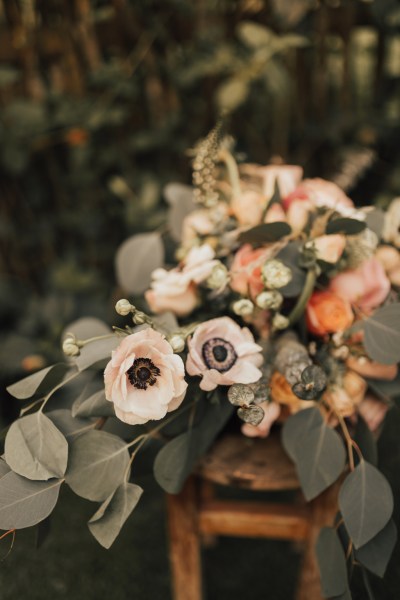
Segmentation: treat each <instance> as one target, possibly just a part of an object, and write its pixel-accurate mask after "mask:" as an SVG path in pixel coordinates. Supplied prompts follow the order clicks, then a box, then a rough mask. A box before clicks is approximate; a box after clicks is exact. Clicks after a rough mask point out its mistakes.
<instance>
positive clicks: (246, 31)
mask: <svg viewBox="0 0 400 600" xmlns="http://www.w3.org/2000/svg"><path fill="white" fill-rule="evenodd" d="M237 33H238V36H239V38H240V39H241V41H242V42H243V43H244V44H246V46H249V47H250V48H260V47H265V46H268V45H269V44H270V43H271V41H272V40H273V39H274V38H276V36H275V34H274V32H273V31H272V29H269V28H268V27H264V25H260V24H259V23H254V22H253V21H242V22H241V23H239V25H238V26H237Z"/></svg>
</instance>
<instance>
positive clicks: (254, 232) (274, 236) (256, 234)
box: [239, 221, 292, 245]
mask: <svg viewBox="0 0 400 600" xmlns="http://www.w3.org/2000/svg"><path fill="white" fill-rule="evenodd" d="M291 231H292V230H291V228H290V226H289V225H288V224H287V223H284V222H278V221H277V222H275V223H264V224H263V225H256V226H255V227H252V228H251V229H248V230H247V231H243V232H242V233H241V234H240V235H239V241H240V242H242V243H243V244H254V245H261V244H266V243H267V242H276V241H278V240H280V239H282V238H283V237H285V236H287V235H289V234H290V233H291Z"/></svg>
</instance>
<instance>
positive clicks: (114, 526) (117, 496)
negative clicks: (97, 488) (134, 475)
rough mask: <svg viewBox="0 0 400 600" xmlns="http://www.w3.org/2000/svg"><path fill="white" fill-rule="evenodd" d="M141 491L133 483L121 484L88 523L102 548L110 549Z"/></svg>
mask: <svg viewBox="0 0 400 600" xmlns="http://www.w3.org/2000/svg"><path fill="white" fill-rule="evenodd" d="M142 493H143V490H142V488H141V487H139V486H138V485H135V484H134V483H127V482H124V483H122V484H121V485H120V486H119V487H118V488H117V489H116V490H115V492H114V493H113V494H112V495H111V496H110V497H109V498H107V500H106V501H105V502H103V504H102V505H101V506H100V508H99V509H98V511H97V512H96V513H95V514H94V515H93V517H92V518H91V519H90V521H89V522H88V527H89V529H90V531H91V533H92V535H93V536H94V537H95V538H96V540H97V541H98V542H99V544H101V545H102V546H103V547H104V548H107V549H108V548H110V546H111V545H112V544H113V542H114V540H115V539H116V537H117V536H118V534H119V532H120V531H121V528H122V526H123V525H124V523H125V521H126V520H127V518H128V517H129V515H130V514H131V512H132V511H133V509H134V508H135V506H136V505H137V503H138V502H139V500H140V497H141V495H142Z"/></svg>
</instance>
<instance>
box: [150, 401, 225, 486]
mask: <svg viewBox="0 0 400 600" xmlns="http://www.w3.org/2000/svg"><path fill="white" fill-rule="evenodd" d="M233 410H234V407H233V406H232V405H231V404H230V403H229V402H222V403H217V404H211V403H210V404H208V405H207V410H206V413H205V415H204V417H203V419H202V420H201V422H200V423H199V424H198V425H197V426H196V427H194V428H193V429H191V430H188V431H186V432H185V433H182V434H181V435H178V436H177V437H176V438H174V439H173V440H172V441H170V442H168V443H167V444H166V445H165V446H164V447H163V448H162V449H161V450H160V452H159V453H158V454H157V456H156V460H155V462H154V476H155V478H156V480H157V481H158V483H159V484H160V486H161V487H162V488H163V489H164V490H165V491H166V492H168V493H169V494H178V493H179V492H180V491H181V489H182V487H183V484H184V483H185V480H186V478H187V476H188V475H189V473H190V472H191V470H192V469H193V466H194V464H195V463H196V461H197V460H198V459H199V458H200V457H201V456H203V454H204V453H205V452H206V451H207V450H208V448H209V447H210V446H211V444H212V442H213V441H214V439H215V438H216V436H217V434H218V433H219V432H220V430H221V429H222V428H223V427H224V425H225V423H226V422H227V421H228V419H229V418H230V416H231V415H232V412H233Z"/></svg>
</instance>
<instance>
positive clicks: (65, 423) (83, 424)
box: [46, 408, 94, 440]
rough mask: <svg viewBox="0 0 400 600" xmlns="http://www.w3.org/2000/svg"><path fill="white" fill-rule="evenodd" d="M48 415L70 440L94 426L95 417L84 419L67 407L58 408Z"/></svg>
mask: <svg viewBox="0 0 400 600" xmlns="http://www.w3.org/2000/svg"><path fill="white" fill-rule="evenodd" d="M46 416H47V417H49V419H50V420H51V421H52V422H53V423H54V425H55V426H56V427H57V429H59V430H60V431H61V433H62V434H63V435H64V436H65V437H66V439H67V440H68V439H69V438H73V437H74V436H76V435H80V434H81V433H83V432H84V431H87V430H88V429H89V428H90V427H93V423H94V420H93V419H82V418H76V417H73V416H72V414H71V411H70V410H68V409H67V408H57V409H56V410H51V411H49V412H47V413H46Z"/></svg>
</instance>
